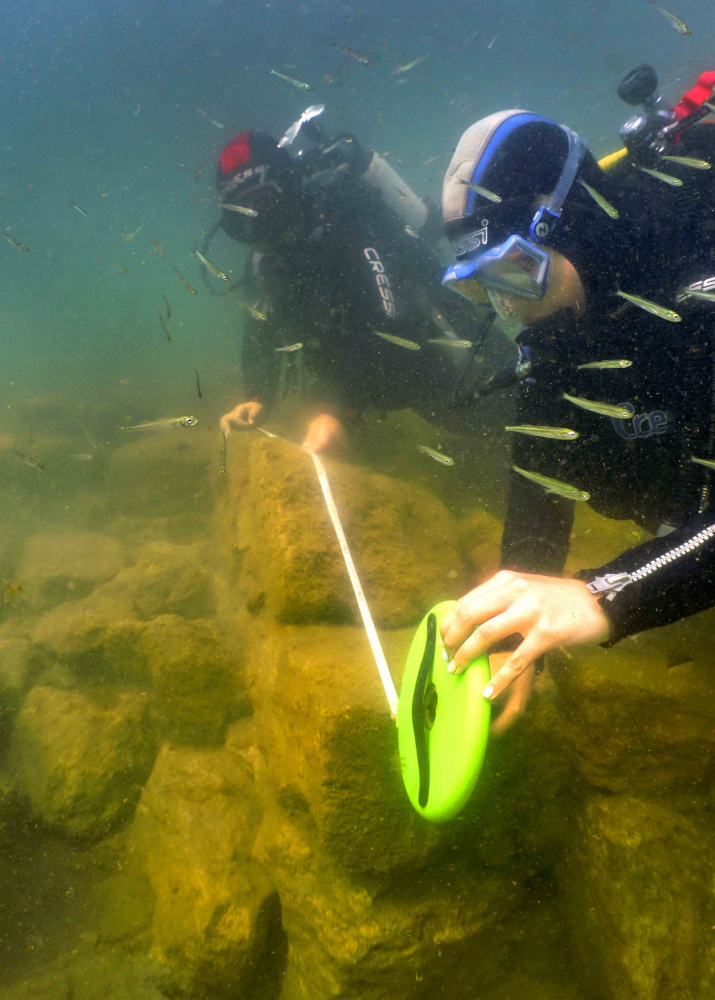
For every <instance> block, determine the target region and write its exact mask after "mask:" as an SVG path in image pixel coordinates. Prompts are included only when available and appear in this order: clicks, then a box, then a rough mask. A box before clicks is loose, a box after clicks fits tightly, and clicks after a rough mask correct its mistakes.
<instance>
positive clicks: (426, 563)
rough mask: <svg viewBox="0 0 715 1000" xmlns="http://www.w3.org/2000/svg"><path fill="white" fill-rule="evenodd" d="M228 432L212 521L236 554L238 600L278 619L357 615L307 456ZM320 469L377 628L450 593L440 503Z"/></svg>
mask: <svg viewBox="0 0 715 1000" xmlns="http://www.w3.org/2000/svg"><path fill="white" fill-rule="evenodd" d="M234 437H235V438H236V439H237V440H236V444H235V445H233V440H234ZM234 437H232V439H231V441H232V445H233V447H234V454H233V457H232V462H231V467H230V471H229V480H230V481H229V483H228V484H226V485H227V486H228V489H227V490H225V494H224V498H223V505H221V504H219V519H220V520H221V521H222V522H223V525H224V528H225V529H227V539H226V544H225V545H224V546H223V548H224V551H225V552H226V553H229V552H232V553H234V555H235V554H236V552H238V554H239V558H240V570H241V571H240V576H239V590H240V593H241V595H242V596H243V600H244V602H245V603H246V604H247V606H248V607H249V608H250V609H252V610H254V611H259V610H261V609H262V608H265V610H266V611H267V612H268V614H269V615H271V616H272V617H275V618H277V619H278V620H279V621H281V622H285V623H292V624H302V623H310V622H326V621H327V622H335V623H341V622H342V623H345V622H357V621H359V620H360V618H359V612H358V609H357V604H356V601H355V597H354V595H353V593H352V589H351V587H350V582H349V578H348V575H347V571H346V569H345V565H344V562H343V558H342V555H341V552H340V548H339V546H338V542H337V540H336V538H335V533H334V531H333V527H332V525H331V522H330V519H329V517H328V512H327V509H326V505H325V501H324V499H323V496H322V493H321V491H320V486H319V483H318V478H317V475H316V471H315V468H314V466H313V463H312V461H311V459H310V457H309V456H308V455H307V454H306V453H305V452H303V451H301V450H300V449H297V448H294V447H291V446H289V445H287V444H284V443H283V442H281V441H268V440H256V439H253V440H252V441H248V440H246V439H247V437H248V436H247V435H246V436H244V437H243V438H241V436H240V435H234ZM326 468H327V472H328V476H329V478H330V482H331V486H332V488H333V493H334V496H335V502H336V505H337V508H338V511H339V513H340V518H341V521H342V523H343V527H344V529H345V533H346V535H347V539H348V543H349V545H350V547H351V550H352V553H353V556H354V558H355V563H356V566H357V570H358V574H359V575H360V579H361V582H362V585H363V588H364V590H365V595H366V598H367V601H368V603H369V605H370V608H371V611H372V614H373V617H374V619H375V621H376V623H377V624H378V625H381V626H383V627H386V628H396V627H401V626H404V625H408V624H412V623H416V622H418V621H419V620H420V618H421V617H422V615H423V614H424V612H425V609H426V608H429V607H430V606H431V605H433V604H435V603H436V602H437V601H439V600H444V599H445V598H448V597H451V596H456V587H455V576H454V571H455V569H456V570H458V572H459V573H460V574H461V571H462V568H463V563H462V559H461V556H460V554H459V550H458V546H457V539H456V534H457V532H456V526H455V524H454V522H453V520H452V518H451V516H450V514H449V512H448V510H447V508H446V507H445V505H444V504H443V503H442V502H441V501H439V500H437V499H436V497H434V496H433V495H432V494H430V493H428V492H427V491H425V490H423V489H420V488H418V487H415V486H411V485H409V484H408V483H404V482H401V481H399V480H396V479H390V478H388V477H387V476H382V475H377V474H375V473H371V472H369V471H368V470H367V469H364V468H360V467H357V466H351V465H347V464H344V463H337V462H328V463H327V464H326ZM227 558H228V556H227Z"/></svg>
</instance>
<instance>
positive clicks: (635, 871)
mask: <svg viewBox="0 0 715 1000" xmlns="http://www.w3.org/2000/svg"><path fill="white" fill-rule="evenodd" d="M707 825H708V827H709V828H711V823H710V821H709V820H707ZM573 834H574V843H573V844H572V852H571V855H570V858H569V861H568V864H567V865H566V866H565V867H564V869H563V871H562V873H561V875H562V877H561V879H560V884H561V892H562V896H563V899H564V907H565V910H566V915H567V920H566V926H567V927H568V928H569V932H570V937H571V944H572V948H573V950H574V953H575V954H574V957H575V961H574V968H575V969H576V970H577V971H578V974H579V978H580V979H581V980H582V982H583V984H584V986H588V987H589V989H590V990H591V991H592V993H589V995H594V996H596V997H599V998H601V997H602V998H604V1000H611V998H613V997H616V998H621V997H628V998H629V1000H674V998H675V997H683V998H686V997H687V998H688V1000H706V998H710V997H712V995H713V994H712V985H713V981H712V979H711V978H710V975H711V974H712V971H713V968H715V966H713V961H712V960H713V957H714V954H715V953H714V952H713V945H712V925H713V923H714V922H715V902H714V900H713V896H712V867H713V862H715V844H714V843H713V840H712V833H711V830H709V831H706V830H705V829H702V828H700V829H699V828H698V826H697V825H696V824H695V823H693V822H691V821H689V820H688V819H686V818H685V817H684V816H682V815H679V814H678V813H676V812H674V811H672V810H671V809H670V808H669V806H668V805H667V804H666V803H656V802H647V801H643V800H641V799H638V798H633V797H632V796H615V797H614V796H601V795H596V796H593V797H592V798H591V799H590V800H589V801H588V803H587V805H586V808H585V810H584V812H583V814H582V816H581V817H580V819H579V821H578V823H577V825H576V828H575V829H574V831H573ZM708 953H709V958H710V965H711V968H710V974H709V973H708V971H707V963H705V962H703V958H704V957H705V956H707V955H708Z"/></svg>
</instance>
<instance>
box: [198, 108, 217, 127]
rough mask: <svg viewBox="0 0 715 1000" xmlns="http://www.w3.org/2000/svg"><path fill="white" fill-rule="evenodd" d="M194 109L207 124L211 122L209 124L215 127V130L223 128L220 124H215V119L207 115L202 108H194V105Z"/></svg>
mask: <svg viewBox="0 0 715 1000" xmlns="http://www.w3.org/2000/svg"><path fill="white" fill-rule="evenodd" d="M194 107H195V108H196V110H197V111H198V113H199V114H200V115H201V117H202V118H205V119H206V121H207V122H211V124H212V125H215V126H216V128H223V125H222V124H221V122H217V121H216V119H215V118H212V117H211V115H210V114H209V113H208V111H204V109H203V108H199V107H196V105H194Z"/></svg>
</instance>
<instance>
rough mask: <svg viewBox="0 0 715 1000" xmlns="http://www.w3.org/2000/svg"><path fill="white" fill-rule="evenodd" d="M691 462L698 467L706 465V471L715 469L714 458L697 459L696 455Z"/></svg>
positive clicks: (691, 457) (691, 458)
mask: <svg viewBox="0 0 715 1000" xmlns="http://www.w3.org/2000/svg"><path fill="white" fill-rule="evenodd" d="M690 461H691V462H695V464H696V465H704V466H705V468H706V469H715V460H713V459H712V458H696V456H695V455H691V456H690Z"/></svg>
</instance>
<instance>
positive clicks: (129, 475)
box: [107, 420, 221, 521]
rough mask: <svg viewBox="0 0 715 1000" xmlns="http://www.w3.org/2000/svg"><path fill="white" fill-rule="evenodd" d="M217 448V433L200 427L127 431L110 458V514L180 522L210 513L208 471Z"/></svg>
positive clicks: (138, 421)
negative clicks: (111, 507)
mask: <svg viewBox="0 0 715 1000" xmlns="http://www.w3.org/2000/svg"><path fill="white" fill-rule="evenodd" d="M140 422H141V421H140V420H129V421H127V423H129V424H131V423H140ZM217 437H218V438H219V443H218V444H217V443H216V439H217ZM220 448H221V443H220V436H219V434H218V431H217V430H208V429H207V428H202V427H190V428H179V429H170V430H160V431H146V432H144V431H138V432H135V433H128V434H127V435H126V443H124V444H121V445H120V446H119V447H118V448H115V449H114V451H112V453H111V455H110V457H109V469H108V475H107V494H108V496H110V497H111V498H112V501H113V505H114V511H113V513H115V514H128V515H130V516H132V517H137V516H142V515H144V516H146V517H151V518H153V517H157V516H159V515H160V516H162V517H168V518H171V519H172V520H175V519H179V520H184V521H189V520H196V518H197V517H199V516H200V515H201V514H202V513H204V512H205V513H209V511H210V496H211V494H210V488H209V477H208V474H207V473H208V471H209V468H210V467H211V465H212V463H217V462H218V452H219V451H220Z"/></svg>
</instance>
